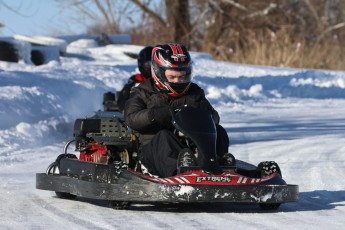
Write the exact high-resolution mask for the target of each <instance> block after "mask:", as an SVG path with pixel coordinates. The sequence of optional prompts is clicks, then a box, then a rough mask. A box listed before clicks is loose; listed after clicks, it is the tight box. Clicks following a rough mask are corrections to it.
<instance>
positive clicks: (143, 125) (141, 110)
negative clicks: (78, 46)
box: [124, 78, 219, 144]
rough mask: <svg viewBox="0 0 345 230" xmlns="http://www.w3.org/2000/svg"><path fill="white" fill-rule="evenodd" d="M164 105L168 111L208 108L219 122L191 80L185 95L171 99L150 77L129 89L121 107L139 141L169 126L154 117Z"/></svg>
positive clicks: (198, 88) (146, 139) (147, 140)
mask: <svg viewBox="0 0 345 230" xmlns="http://www.w3.org/2000/svg"><path fill="white" fill-rule="evenodd" d="M167 105H168V106H169V107H170V108H171V111H174V110H175V109H178V108H181V107H184V106H191V107H194V108H201V109H205V110H208V111H210V112H211V114H212V117H213V119H214V121H215V122H216V123H217V124H218V123H219V115H218V112H217V111H216V110H215V109H214V108H213V107H212V106H211V104H210V103H209V101H208V100H207V99H206V97H205V93H204V91H203V90H202V89H201V88H200V87H199V86H198V85H197V84H194V83H191V85H190V87H189V89H188V91H187V92H186V95H184V96H182V97H180V98H174V97H170V96H169V95H167V94H166V93H164V92H162V91H160V90H159V89H158V88H157V87H156V85H155V83H154V82H153V79H152V78H150V79H148V80H147V81H145V82H144V83H141V84H140V85H139V86H137V87H134V88H132V91H131V94H130V98H129V99H128V100H127V102H126V105H125V110H124V115H125V120H126V123H127V125H128V126H129V127H130V128H132V129H133V130H135V131H136V132H137V134H138V135H139V139H140V141H141V143H142V144H146V143H148V142H149V140H151V138H152V137H153V135H155V134H156V133H157V132H158V131H160V130H162V129H170V130H172V129H173V126H172V124H171V123H170V122H168V123H167V124H159V123H158V122H157V121H156V120H155V119H154V110H155V109H156V108H159V107H161V106H167Z"/></svg>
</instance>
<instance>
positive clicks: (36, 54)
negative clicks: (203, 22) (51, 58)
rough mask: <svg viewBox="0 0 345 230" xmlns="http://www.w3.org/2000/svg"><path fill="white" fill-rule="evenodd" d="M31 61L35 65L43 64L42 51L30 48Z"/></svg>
mask: <svg viewBox="0 0 345 230" xmlns="http://www.w3.org/2000/svg"><path fill="white" fill-rule="evenodd" d="M31 61H32V63H34V64H35V65H36V66H37V65H43V64H44V62H45V60H44V55H43V53H42V52H41V51H39V50H32V51H31Z"/></svg>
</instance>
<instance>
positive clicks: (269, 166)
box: [257, 161, 282, 178]
mask: <svg viewBox="0 0 345 230" xmlns="http://www.w3.org/2000/svg"><path fill="white" fill-rule="evenodd" d="M257 172H258V174H259V177H260V178H264V177H268V176H270V175H272V174H273V173H278V174H279V175H280V176H281V177H282V172H281V170H280V167H279V165H278V164H277V163H276V162H274V161H263V162H260V164H259V165H258V167H257Z"/></svg>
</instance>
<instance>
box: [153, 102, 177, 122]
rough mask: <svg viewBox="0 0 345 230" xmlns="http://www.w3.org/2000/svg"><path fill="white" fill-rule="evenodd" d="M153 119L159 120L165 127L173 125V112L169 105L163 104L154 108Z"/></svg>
mask: <svg viewBox="0 0 345 230" xmlns="http://www.w3.org/2000/svg"><path fill="white" fill-rule="evenodd" d="M152 111H153V121H156V122H158V123H159V124H160V125H161V126H163V127H171V124H172V123H171V120H172V113H171V109H170V107H169V106H167V105H166V106H161V107H156V108H153V109H152Z"/></svg>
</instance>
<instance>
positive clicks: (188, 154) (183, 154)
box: [177, 148, 197, 167]
mask: <svg viewBox="0 0 345 230" xmlns="http://www.w3.org/2000/svg"><path fill="white" fill-rule="evenodd" d="M177 166H178V167H188V166H197V161H196V157H195V155H194V153H193V152H192V150H190V149H189V148H184V149H181V150H180V153H179V155H178V159H177Z"/></svg>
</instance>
